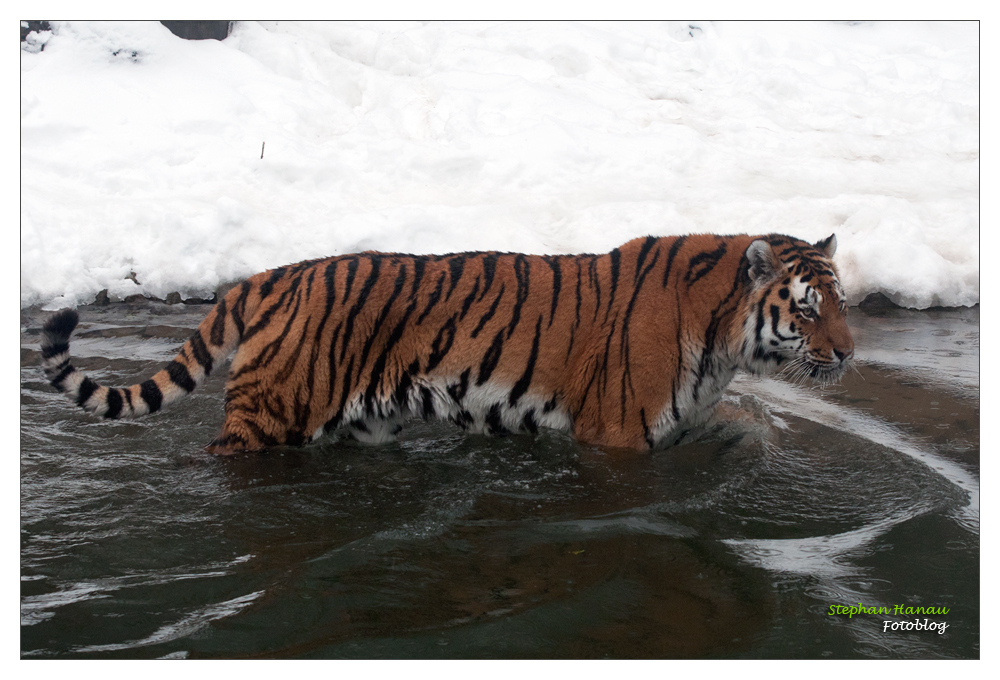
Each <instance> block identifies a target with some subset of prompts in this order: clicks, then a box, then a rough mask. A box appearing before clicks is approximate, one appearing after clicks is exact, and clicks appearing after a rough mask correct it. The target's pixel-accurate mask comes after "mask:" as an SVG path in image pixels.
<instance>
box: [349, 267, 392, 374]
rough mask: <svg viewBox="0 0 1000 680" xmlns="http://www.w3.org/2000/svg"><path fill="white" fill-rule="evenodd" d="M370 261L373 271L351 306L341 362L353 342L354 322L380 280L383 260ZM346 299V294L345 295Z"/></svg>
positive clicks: (359, 367) (359, 368)
mask: <svg viewBox="0 0 1000 680" xmlns="http://www.w3.org/2000/svg"><path fill="white" fill-rule="evenodd" d="M368 259H369V261H370V262H371V267H372V268H371V271H370V272H368V278H366V279H365V283H364V285H363V286H362V287H361V291H360V292H359V293H358V299H357V300H355V301H354V304H353V305H352V306H351V311H350V312H348V314H347V323H346V324H345V326H344V342H343V344H342V345H341V346H340V361H341V362H343V361H344V357H345V356H346V355H347V345H348V344H350V342H351V335H353V334H354V320H355V319H356V318H357V316H358V314H360V313H361V309H362V307H364V306H365V303H366V302H367V301H368V296H369V295H371V292H372V288H374V287H375V282H376V281H377V280H378V276H379V270H380V269H381V267H382V260H381V259H380V258H378V257H375V256H369V258H368ZM345 297H346V294H345ZM358 370H359V371H360V370H361V366H358Z"/></svg>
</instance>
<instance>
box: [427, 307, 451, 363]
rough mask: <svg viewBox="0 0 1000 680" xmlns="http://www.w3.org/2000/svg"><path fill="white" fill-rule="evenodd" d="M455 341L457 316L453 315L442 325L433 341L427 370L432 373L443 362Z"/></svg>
mask: <svg viewBox="0 0 1000 680" xmlns="http://www.w3.org/2000/svg"><path fill="white" fill-rule="evenodd" d="M454 341H455V317H454V316H452V317H451V318H450V319H448V322H447V323H446V324H445V325H444V326H442V327H441V329H440V330H439V331H438V333H437V335H436V336H435V337H434V342H432V343H431V355H430V357H428V359H427V369H426V372H427V373H430V372H431V371H433V370H434V368H435V367H436V366H437V365H438V364H439V363H441V360H442V359H444V357H445V355H446V354H447V353H448V350H450V349H451V344H452V343H453V342H454Z"/></svg>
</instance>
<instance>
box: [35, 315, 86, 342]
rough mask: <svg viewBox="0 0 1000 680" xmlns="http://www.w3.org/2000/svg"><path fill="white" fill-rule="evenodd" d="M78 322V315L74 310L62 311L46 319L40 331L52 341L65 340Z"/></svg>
mask: <svg viewBox="0 0 1000 680" xmlns="http://www.w3.org/2000/svg"><path fill="white" fill-rule="evenodd" d="M79 321H80V315H79V314H78V313H77V311H76V310H75V309H64V310H62V311H59V312H56V313H55V314H53V315H52V316H50V317H49V318H48V319H46V321H45V323H44V324H43V325H42V330H43V331H44V332H45V334H46V335H48V336H49V337H50V338H51V339H52V340H60V339H61V340H67V339H69V336H70V334H72V333H73V329H74V328H76V324H77V323H79Z"/></svg>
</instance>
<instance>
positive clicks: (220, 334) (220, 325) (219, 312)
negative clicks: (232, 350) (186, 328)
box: [208, 298, 226, 370]
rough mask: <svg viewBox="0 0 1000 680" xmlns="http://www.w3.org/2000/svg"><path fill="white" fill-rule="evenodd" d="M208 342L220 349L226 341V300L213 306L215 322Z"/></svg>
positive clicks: (223, 299)
mask: <svg viewBox="0 0 1000 680" xmlns="http://www.w3.org/2000/svg"><path fill="white" fill-rule="evenodd" d="M208 341H209V342H210V343H212V344H213V345H215V346H216V347H221V346H222V344H223V343H224V342H225V341H226V298H222V299H221V300H219V304H218V305H216V306H215V320H214V321H213V322H212V330H211V331H210V332H209V335H208ZM209 366H211V364H209ZM208 370H211V369H208Z"/></svg>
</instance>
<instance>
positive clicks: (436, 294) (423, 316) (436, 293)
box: [417, 272, 444, 326]
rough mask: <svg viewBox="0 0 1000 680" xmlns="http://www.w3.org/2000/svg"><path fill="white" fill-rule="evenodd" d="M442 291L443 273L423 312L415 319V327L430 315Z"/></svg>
mask: <svg viewBox="0 0 1000 680" xmlns="http://www.w3.org/2000/svg"><path fill="white" fill-rule="evenodd" d="M443 289H444V272H441V276H439V277H438V281H437V285H435V286H434V292H432V293H431V296H430V298H428V300H427V306H426V307H424V311H423V312H422V313H421V314H420V316H419V317H417V325H418V326H419V325H420V324H422V323H423V322H424V319H426V318H427V315H428V314H430V313H431V310H432V309H433V308H434V306H435V305H436V304H437V303H438V302H439V301H440V300H441V291H442V290H443Z"/></svg>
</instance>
